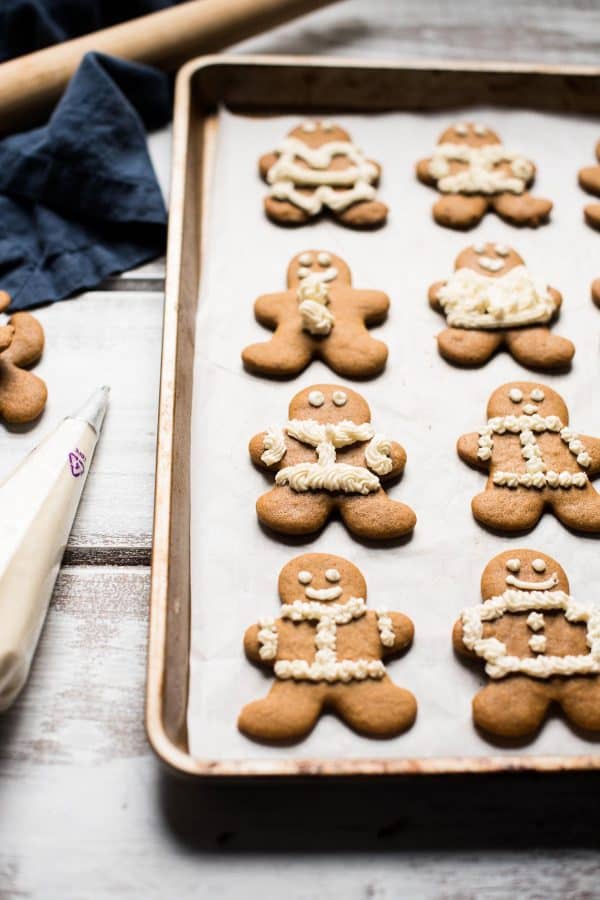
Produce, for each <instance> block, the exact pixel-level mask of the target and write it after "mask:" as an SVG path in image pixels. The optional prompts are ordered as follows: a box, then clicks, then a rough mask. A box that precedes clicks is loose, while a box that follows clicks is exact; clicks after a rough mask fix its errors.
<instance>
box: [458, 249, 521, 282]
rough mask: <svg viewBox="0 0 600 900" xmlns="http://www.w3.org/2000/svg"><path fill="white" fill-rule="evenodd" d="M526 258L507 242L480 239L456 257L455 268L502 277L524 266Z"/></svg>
mask: <svg viewBox="0 0 600 900" xmlns="http://www.w3.org/2000/svg"><path fill="white" fill-rule="evenodd" d="M524 265H525V261H524V259H523V258H522V257H521V256H519V254H518V253H517V251H516V250H513V248H512V247H509V246H508V245H507V244H501V243H497V242H488V243H486V242H485V241H478V242H477V243H476V244H471V246H470V247H466V248H465V249H464V250H462V251H461V252H460V253H459V254H458V256H457V257H456V261H455V263H454V267H455V269H457V270H458V269H472V270H473V271H474V272H477V273H478V275H485V276H487V277H492V278H493V277H495V278H501V277H502V276H503V275H506V274H507V272H510V271H511V270H512V269H515V268H517V267H518V266H524Z"/></svg>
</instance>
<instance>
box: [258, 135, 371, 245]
mask: <svg viewBox="0 0 600 900" xmlns="http://www.w3.org/2000/svg"><path fill="white" fill-rule="evenodd" d="M259 172H260V174H261V176H262V177H263V178H264V180H265V181H266V182H267V184H269V186H270V188H269V194H268V196H267V197H266V198H265V212H266V214H267V216H268V217H269V219H271V221H273V222H276V223H277V224H278V225H304V224H305V223H306V222H308V221H310V220H311V219H314V218H316V217H317V216H319V215H321V213H323V212H324V211H327V212H329V213H330V214H331V215H332V216H333V218H334V219H336V221H338V222H341V224H342V225H347V226H349V227H350V228H377V227H379V226H380V225H383V224H384V222H385V220H386V218H387V213H388V208H387V206H386V205H385V204H384V203H381V201H379V200H377V199H376V197H377V191H376V186H377V185H378V184H379V178H380V175H381V169H380V166H379V165H378V163H376V162H373V161H372V160H370V159H367V158H366V157H365V155H364V153H363V152H362V150H360V149H359V148H358V147H357V146H356V144H354V143H352V141H351V139H350V135H349V134H348V132H347V131H345V130H344V129H343V128H340V127H339V125H334V124H332V123H331V122H328V121H326V120H322V121H317V122H313V121H310V120H309V121H306V122H303V123H302V124H301V125H298V126H297V127H296V128H294V129H292V131H290V133H289V134H288V136H287V138H285V139H284V140H283V141H282V142H281V144H279V146H278V147H277V148H276V149H275V150H274V151H273V152H272V153H267V154H266V155H265V156H262V157H261V159H260V162H259Z"/></svg>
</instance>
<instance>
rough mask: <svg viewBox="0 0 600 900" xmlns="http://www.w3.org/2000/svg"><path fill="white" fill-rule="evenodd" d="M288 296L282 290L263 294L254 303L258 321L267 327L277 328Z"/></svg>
mask: <svg viewBox="0 0 600 900" xmlns="http://www.w3.org/2000/svg"><path fill="white" fill-rule="evenodd" d="M286 299H287V297H286V295H285V294H282V293H281V292H280V293H278V294H262V295H261V296H260V297H258V299H257V300H256V301H255V303H254V315H255V317H256V321H257V322H260V324H261V325H264V326H265V328H276V327H277V325H278V324H279V322H280V321H281V313H282V312H283V311H285V310H284V305H285V301H286Z"/></svg>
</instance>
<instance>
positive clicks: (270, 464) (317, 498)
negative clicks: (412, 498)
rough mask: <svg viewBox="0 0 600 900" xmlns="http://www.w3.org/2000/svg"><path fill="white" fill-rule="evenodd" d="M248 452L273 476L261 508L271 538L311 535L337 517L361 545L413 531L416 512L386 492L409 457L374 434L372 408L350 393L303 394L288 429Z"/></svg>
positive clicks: (320, 387) (316, 389)
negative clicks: (273, 535)
mask: <svg viewBox="0 0 600 900" xmlns="http://www.w3.org/2000/svg"><path fill="white" fill-rule="evenodd" d="M249 450H250V457H251V459H252V462H253V463H254V464H255V465H257V466H259V467H260V468H262V469H266V470H267V471H270V472H273V473H276V474H275V486H274V487H273V488H272V489H271V490H270V491H268V492H267V493H266V494H263V496H262V497H260V498H259V500H258V502H257V504H256V512H257V515H258V518H259V521H260V522H261V523H262V524H263V525H266V526H267V527H269V528H272V529H273V530H274V531H278V532H280V533H282V534H293V535H304V534H311V533H313V532H315V531H318V530H319V529H320V528H322V527H323V526H324V525H325V523H326V522H327V520H328V519H329V517H330V516H331V515H332V513H333V512H334V511H335V510H338V511H339V515H340V516H341V519H342V521H343V522H344V524H345V525H346V527H347V528H348V530H349V531H351V532H352V533H353V534H355V535H357V536H358V537H361V538H367V539H371V540H387V539H397V538H400V537H403V536H404V535H407V534H409V533H410V532H411V531H412V530H413V528H414V527H415V523H416V516H415V514H414V512H413V510H412V509H411V508H410V507H409V506H406V505H405V504H404V503H399V502H398V501H397V500H391V499H390V498H389V497H388V495H387V494H386V492H385V490H384V488H383V484H385V483H386V482H387V481H391V480H392V479H395V478H397V477H398V476H399V475H400V474H401V473H402V472H403V471H404V467H405V465H406V453H405V452H404V449H403V448H402V447H401V446H400V444H397V443H396V442H395V441H391V440H388V439H387V438H386V437H385V436H384V435H383V434H381V433H379V432H376V431H375V429H374V428H373V426H372V425H371V411H370V409H369V405H368V403H367V402H366V400H364V399H363V397H361V395H360V394H358V393H356V391H352V390H350V388H347V387H341V386H339V385H335V384H315V385H312V386H311V387H307V388H305V389H304V390H302V391H299V392H298V393H297V394H296V395H295V397H293V398H292V401H291V403H290V406H289V421H288V422H287V424H286V425H285V426H284V427H283V428H281V427H272V428H269V429H268V430H267V431H263V432H261V433H260V434H257V435H255V436H254V437H253V438H252V440H251V441H250V446H249Z"/></svg>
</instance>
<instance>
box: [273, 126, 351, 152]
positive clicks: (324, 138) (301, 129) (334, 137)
mask: <svg viewBox="0 0 600 900" xmlns="http://www.w3.org/2000/svg"><path fill="white" fill-rule="evenodd" d="M288 137H290V138H297V140H299V141H302V142H303V143H304V144H306V145H307V146H308V147H322V146H323V144H329V143H331V142H332V141H343V142H344V143H346V142H348V141H350V140H351V138H350V135H349V134H348V132H347V131H345V130H344V129H343V128H341V127H340V126H339V125H336V124H335V123H334V122H332V121H331V120H330V119H317V120H314V119H307V120H306V121H305V122H302V123H301V124H300V125H297V126H296V127H295V128H292V130H291V131H290V132H289V133H288Z"/></svg>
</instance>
